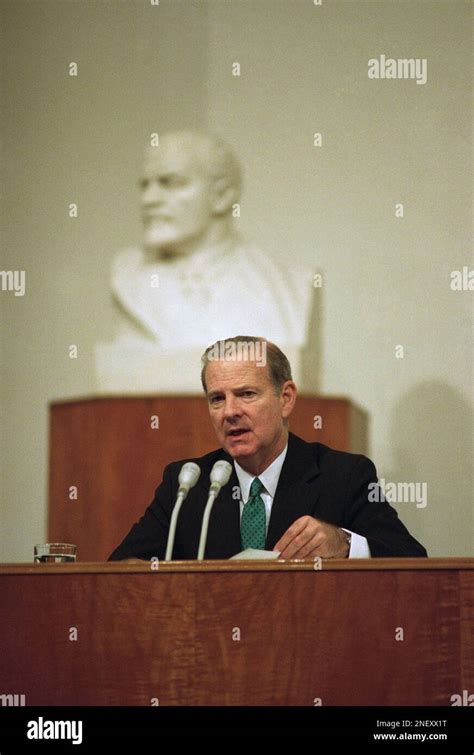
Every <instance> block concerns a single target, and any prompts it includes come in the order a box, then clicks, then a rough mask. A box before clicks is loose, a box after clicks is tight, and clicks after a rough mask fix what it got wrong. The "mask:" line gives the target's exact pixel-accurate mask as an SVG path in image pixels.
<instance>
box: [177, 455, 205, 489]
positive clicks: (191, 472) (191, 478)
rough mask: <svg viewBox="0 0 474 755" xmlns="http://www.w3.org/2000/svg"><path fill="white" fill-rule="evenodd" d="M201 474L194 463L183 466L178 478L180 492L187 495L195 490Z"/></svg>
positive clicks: (189, 462)
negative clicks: (192, 489) (191, 490)
mask: <svg viewBox="0 0 474 755" xmlns="http://www.w3.org/2000/svg"><path fill="white" fill-rule="evenodd" d="M200 474H201V470H200V468H199V467H198V465H197V464H195V463H194V461H187V462H186V464H183V466H182V467H181V471H180V473H179V477H178V482H179V489H180V491H181V492H186V493H187V492H188V491H189V490H190V489H191V488H193V487H194V486H195V484H196V483H197V481H198V480H199V475H200Z"/></svg>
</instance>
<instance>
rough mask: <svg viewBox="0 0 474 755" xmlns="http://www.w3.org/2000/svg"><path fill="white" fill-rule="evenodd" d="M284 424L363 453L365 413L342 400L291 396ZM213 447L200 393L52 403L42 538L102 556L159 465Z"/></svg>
mask: <svg viewBox="0 0 474 755" xmlns="http://www.w3.org/2000/svg"><path fill="white" fill-rule="evenodd" d="M291 430H292V431H293V432H295V433H296V434H297V435H299V436H300V437H302V438H304V439H305V440H308V441H320V442H321V443H326V444H327V445H329V446H332V447H333V448H337V449H339V450H342V451H356V452H359V453H364V452H366V434H367V423H366V416H365V415H364V413H363V412H361V411H360V410H358V409H357V408H356V407H354V406H353V405H352V404H351V403H350V402H349V401H347V400H346V399H337V398H318V397H314V396H299V397H298V400H297V403H296V407H295V410H294V412H293V414H292V416H291ZM216 445H217V442H216V437H215V434H214V430H213V429H212V426H211V423H210V419H209V413H208V409H207V404H206V402H205V400H204V397H203V396H166V397H157V396H149V397H129V398H122V397H121V398H92V399H83V400H80V401H67V402H57V403H54V404H52V405H51V410H50V465H49V468H50V481H49V531H48V538H49V540H50V541H51V542H55V541H59V542H69V543H75V544H76V545H77V553H78V559H79V560H81V561H102V560H105V559H106V558H107V557H108V556H109V555H110V553H111V552H112V551H113V550H114V548H115V547H116V546H117V545H118V544H119V543H120V542H121V541H122V540H123V538H124V537H125V535H126V534H127V532H128V531H129V529H130V527H131V526H132V524H133V523H134V522H135V521H137V519H139V518H140V516H141V515H142V514H143V512H144V511H145V508H146V506H147V505H148V504H149V503H150V502H151V500H152V498H153V495H154V491H155V489H156V487H157V486H158V485H159V483H160V482H161V478H162V474H163V470H164V467H165V466H166V465H167V464H169V463H170V462H171V461H177V460H179V459H185V458H189V457H193V456H201V455H202V454H205V453H208V452H209V451H212V449H214V448H216Z"/></svg>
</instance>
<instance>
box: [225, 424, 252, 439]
mask: <svg viewBox="0 0 474 755" xmlns="http://www.w3.org/2000/svg"><path fill="white" fill-rule="evenodd" d="M248 432H250V430H248V429H247V428H246V427H240V428H234V429H233V430H229V432H228V433H227V435H228V436H229V435H230V437H231V438H241V437H242V435H245V434H246V433H248Z"/></svg>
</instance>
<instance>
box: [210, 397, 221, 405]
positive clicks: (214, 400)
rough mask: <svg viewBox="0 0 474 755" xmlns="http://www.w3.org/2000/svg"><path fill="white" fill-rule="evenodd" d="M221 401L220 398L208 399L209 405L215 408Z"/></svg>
mask: <svg viewBox="0 0 474 755" xmlns="http://www.w3.org/2000/svg"><path fill="white" fill-rule="evenodd" d="M222 400H223V399H222V396H212V398H210V399H209V403H210V404H212V405H213V406H215V405H216V404H221V403H222Z"/></svg>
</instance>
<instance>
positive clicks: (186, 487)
mask: <svg viewBox="0 0 474 755" xmlns="http://www.w3.org/2000/svg"><path fill="white" fill-rule="evenodd" d="M200 474H201V470H200V469H199V467H198V465H197V464H195V463H194V462H193V461H188V462H186V464H183V466H182V467H181V470H180V473H179V477H178V483H179V488H178V495H177V496H176V503H175V506H174V509H173V513H172V514H171V520H170V529H169V532H168V541H167V543H166V555H165V561H171V556H172V554H173V545H174V538H175V533H176V523H177V521H178V514H179V510H180V508H181V506H182V503H183V501H184V499H185V498H186V496H187V495H188V493H189V491H190V490H191V488H193V487H194V486H195V484H196V483H197V481H198V480H199V475H200Z"/></svg>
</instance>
